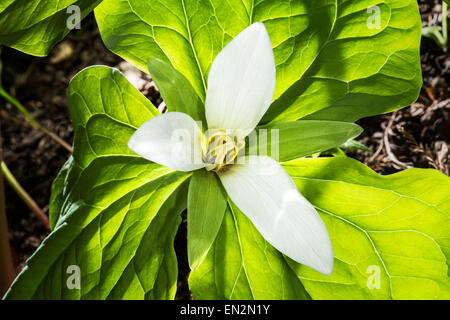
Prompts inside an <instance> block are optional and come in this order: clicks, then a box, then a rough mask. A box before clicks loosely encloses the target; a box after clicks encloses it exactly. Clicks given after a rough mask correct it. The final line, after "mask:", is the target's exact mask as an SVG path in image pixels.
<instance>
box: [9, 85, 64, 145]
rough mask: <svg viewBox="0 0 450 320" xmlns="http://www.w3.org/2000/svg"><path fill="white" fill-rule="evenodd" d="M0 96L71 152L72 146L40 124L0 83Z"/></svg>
mask: <svg viewBox="0 0 450 320" xmlns="http://www.w3.org/2000/svg"><path fill="white" fill-rule="evenodd" d="M0 96H2V97H3V98H5V99H6V100H7V101H8V102H10V103H11V104H12V105H13V106H15V107H16V108H17V109H19V110H20V112H22V113H23V114H24V116H25V118H26V119H27V120H28V121H29V123H30V124H31V125H32V126H33V127H34V128H36V129H39V130H41V131H42V132H43V133H45V134H46V135H48V136H49V137H50V138H52V139H53V140H54V141H56V142H57V143H58V144H59V145H61V146H62V147H63V148H64V149H66V150H67V151H69V152H70V153H72V147H71V146H70V145H69V144H68V143H67V142H65V141H64V140H62V139H61V138H60V137H58V136H57V135H56V134H55V133H53V132H52V131H50V130H49V129H47V128H45V127H44V126H42V125H41V124H40V123H39V122H37V121H36V119H34V117H33V116H32V115H31V114H30V113H29V112H28V110H27V109H26V108H25V107H24V106H23V105H22V104H21V103H20V102H19V101H17V100H16V99H14V97H13V96H11V95H10V94H9V93H8V92H6V91H5V90H4V89H3V88H2V87H1V85H0Z"/></svg>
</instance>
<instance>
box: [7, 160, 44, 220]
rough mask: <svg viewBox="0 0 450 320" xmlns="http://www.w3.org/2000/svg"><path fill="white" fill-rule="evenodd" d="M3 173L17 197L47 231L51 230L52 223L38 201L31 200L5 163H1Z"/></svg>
mask: <svg viewBox="0 0 450 320" xmlns="http://www.w3.org/2000/svg"><path fill="white" fill-rule="evenodd" d="M1 169H2V170H1V171H2V173H3V175H4V177H5V179H6V181H8V183H9V185H10V186H11V187H12V188H13V189H14V191H15V192H16V193H17V195H18V196H19V197H20V198H21V199H22V200H23V201H24V202H25V204H26V205H27V206H28V207H29V208H30V209H31V210H33V212H34V213H36V215H37V217H38V219H39V220H40V221H41V222H42V223H43V224H44V226H45V227H46V228H47V229H50V223H49V221H48V218H47V215H46V214H45V213H44V211H43V210H42V209H41V208H40V207H39V206H38V204H37V203H36V201H34V200H33V198H31V196H30V195H29V194H28V193H27V192H26V191H25V189H24V188H23V187H22V186H21V185H20V183H19V182H18V181H17V179H16V178H15V177H14V175H13V174H12V173H11V171H9V169H8V167H7V166H6V163H5V162H4V161H2V162H1Z"/></svg>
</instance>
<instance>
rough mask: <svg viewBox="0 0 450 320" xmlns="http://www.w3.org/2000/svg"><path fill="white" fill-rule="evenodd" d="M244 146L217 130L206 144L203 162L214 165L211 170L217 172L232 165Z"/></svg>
mask: <svg viewBox="0 0 450 320" xmlns="http://www.w3.org/2000/svg"><path fill="white" fill-rule="evenodd" d="M244 146H245V143H244V142H243V141H235V140H234V139H233V138H231V137H230V136H228V135H227V134H226V132H225V131H224V130H218V131H217V132H215V133H214V134H213V135H211V136H210V137H209V139H208V141H207V143H206V152H205V153H204V154H203V161H204V162H205V163H207V164H210V165H214V166H213V168H212V170H214V171H216V172H217V171H219V170H220V169H222V168H223V167H225V166H226V165H229V164H232V163H233V161H234V159H236V157H237V155H238V153H239V151H241V150H242V149H243V148H244Z"/></svg>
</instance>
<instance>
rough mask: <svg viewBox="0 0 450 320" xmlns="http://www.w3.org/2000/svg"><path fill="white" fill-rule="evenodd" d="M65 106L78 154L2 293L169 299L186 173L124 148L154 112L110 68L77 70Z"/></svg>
mask: <svg viewBox="0 0 450 320" xmlns="http://www.w3.org/2000/svg"><path fill="white" fill-rule="evenodd" d="M69 104H70V111H71V115H72V119H73V124H74V130H75V140H74V153H73V159H69V161H68V163H67V164H66V166H65V167H64V169H63V171H62V173H61V174H60V176H59V177H58V178H57V180H56V182H55V185H54V188H53V196H52V209H51V220H52V225H53V231H52V233H51V234H50V235H49V236H48V238H46V239H45V241H44V243H43V245H42V246H41V247H40V248H39V249H38V250H37V251H36V253H35V254H34V255H33V256H32V257H31V258H30V260H29V261H28V262H27V267H26V268H25V269H24V270H23V271H22V273H21V274H20V275H19V277H18V278H17V279H16V281H15V282H14V284H13V286H12V287H11V289H10V291H9V293H8V294H7V296H6V298H9V299H30V298H37V299H69V298H70V299H105V298H111V299H119V298H124V299H128V298H135V299H141V298H148V299H150V298H159V299H166V298H173V297H174V295H175V290H176V281H177V265H176V256H175V252H174V249H173V241H174V237H175V233H176V231H177V229H178V225H179V224H180V216H179V214H180V212H181V211H182V210H184V209H185V208H186V194H187V182H186V180H187V178H188V177H189V174H186V173H182V172H176V171H174V170H171V169H168V168H165V167H163V166H160V165H158V164H155V163H152V162H150V161H148V160H145V159H142V158H140V157H138V156H137V155H135V154H133V153H132V152H131V151H130V150H129V149H128V147H127V142H128V139H129V138H130V136H131V134H132V133H133V132H134V131H135V129H136V128H137V127H139V126H140V125H141V124H142V123H143V122H144V121H146V120H148V119H150V118H151V117H152V116H154V115H157V114H158V111H157V110H156V109H155V108H154V107H153V106H152V104H151V103H150V102H149V101H148V100H147V99H146V98H145V97H144V96H142V95H141V94H140V93H139V92H138V91H137V90H136V89H135V88H134V87H133V86H132V85H131V84H130V83H129V82H128V81H127V80H126V79H125V77H123V76H122V75H121V74H120V72H118V71H117V70H114V69H111V68H107V67H92V68H88V69H85V70H84V71H82V72H80V73H79V74H78V75H77V76H76V77H75V78H74V79H73V80H72V82H71V83H70V87H69ZM62 181H63V182H62ZM71 265H76V266H79V268H80V270H81V288H80V289H79V290H77V289H69V288H68V287H67V286H66V279H68V277H69V276H70V274H68V273H67V268H68V267H69V266H71Z"/></svg>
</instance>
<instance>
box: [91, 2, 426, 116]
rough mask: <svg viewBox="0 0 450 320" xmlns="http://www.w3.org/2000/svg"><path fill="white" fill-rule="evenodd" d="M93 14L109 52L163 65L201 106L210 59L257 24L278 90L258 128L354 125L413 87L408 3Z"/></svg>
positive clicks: (160, 7)
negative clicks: (318, 122) (311, 122)
mask: <svg viewBox="0 0 450 320" xmlns="http://www.w3.org/2000/svg"><path fill="white" fill-rule="evenodd" d="M372 6H376V8H372V9H368V8H371V7H372ZM95 12H96V19H97V22H98V25H99V28H100V31H101V34H102V38H103V40H104V42H105V44H106V46H107V47H108V48H109V49H111V50H112V51H113V52H115V53H117V54H119V55H121V56H122V57H124V58H125V59H127V60H128V61H130V62H132V63H134V64H135V65H136V66H137V67H139V68H140V69H141V70H143V71H146V64H147V59H149V58H158V59H161V60H164V61H166V62H167V63H171V64H172V65H173V66H174V67H175V68H176V69H177V70H179V71H180V72H181V73H182V74H183V75H184V76H185V77H186V78H187V79H188V80H189V81H190V82H191V84H192V85H193V87H194V89H195V90H196V92H197V93H198V95H199V96H200V97H201V98H202V100H204V97H205V93H206V88H207V76H208V73H209V69H210V67H211V64H212V62H213V60H214V58H215V57H216V55H217V54H218V53H219V52H220V50H221V49H222V48H223V47H224V46H225V45H226V44H227V43H228V42H230V41H231V39H232V38H233V37H235V36H236V35H237V34H238V33H239V32H240V31H242V30H243V29H245V28H246V27H247V26H249V25H250V24H251V23H253V22H257V21H262V22H264V24H265V26H266V28H267V29H268V32H269V35H270V38H271V41H272V46H273V49H274V55H275V62H276V66H277V83H276V91H275V97H274V103H273V104H272V106H271V108H270V109H269V111H268V113H267V114H266V116H265V117H264V118H263V121H262V122H263V123H265V122H269V121H272V120H277V121H291V120H297V119H299V118H303V117H309V118H311V119H322V120H343V121H353V120H356V119H359V118H361V117H365V116H369V115H374V114H379V113H385V112H389V111H391V110H395V109H398V108H400V107H403V106H405V105H407V104H409V103H411V102H413V101H414V100H415V99H416V98H417V95H418V92H419V90H420V86H421V70H420V57H419V45H420V33H421V32H420V29H421V20H420V15H419V11H418V6H417V2H416V1H415V0H361V1H353V0H299V1H292V0H283V1H278V0H277V1H276V0H261V1H253V0H228V1H221V0H214V1H210V0H200V1H199V0H165V1H161V0H146V1H143V0H104V1H103V2H102V4H101V5H100V6H99V7H98V8H96V10H95ZM377 17H379V19H377ZM377 22H379V24H377Z"/></svg>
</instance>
